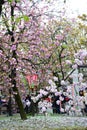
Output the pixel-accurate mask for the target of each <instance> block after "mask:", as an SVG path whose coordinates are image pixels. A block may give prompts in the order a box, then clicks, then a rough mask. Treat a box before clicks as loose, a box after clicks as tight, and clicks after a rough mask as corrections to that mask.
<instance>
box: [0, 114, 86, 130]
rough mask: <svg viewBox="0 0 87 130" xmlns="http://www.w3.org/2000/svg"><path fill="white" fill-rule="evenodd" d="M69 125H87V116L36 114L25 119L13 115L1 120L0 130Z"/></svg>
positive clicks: (37, 129)
mask: <svg viewBox="0 0 87 130" xmlns="http://www.w3.org/2000/svg"><path fill="white" fill-rule="evenodd" d="M67 126H72V127H73V126H84V127H87V117H69V116H35V117H29V118H28V119H27V120H25V121H22V120H21V119H20V118H13V117H10V118H6V119H3V120H0V130H42V129H43V128H60V127H67Z"/></svg>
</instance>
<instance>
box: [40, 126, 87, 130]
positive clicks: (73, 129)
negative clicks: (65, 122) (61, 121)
mask: <svg viewBox="0 0 87 130" xmlns="http://www.w3.org/2000/svg"><path fill="white" fill-rule="evenodd" d="M42 130H87V127H64V128H56V129H55V128H53V129H52V128H44V129H42Z"/></svg>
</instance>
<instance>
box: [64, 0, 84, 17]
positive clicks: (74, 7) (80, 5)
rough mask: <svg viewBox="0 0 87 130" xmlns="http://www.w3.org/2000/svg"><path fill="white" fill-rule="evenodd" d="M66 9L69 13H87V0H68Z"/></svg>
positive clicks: (75, 14) (73, 14)
mask: <svg viewBox="0 0 87 130" xmlns="http://www.w3.org/2000/svg"><path fill="white" fill-rule="evenodd" d="M65 6H66V9H67V12H68V13H69V15H71V16H77V15H78V14H83V13H85V14H87V0H66V5H65Z"/></svg>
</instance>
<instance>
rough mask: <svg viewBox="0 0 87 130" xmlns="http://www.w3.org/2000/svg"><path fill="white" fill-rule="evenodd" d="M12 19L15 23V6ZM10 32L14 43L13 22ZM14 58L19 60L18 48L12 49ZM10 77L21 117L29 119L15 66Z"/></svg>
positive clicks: (12, 10)
mask: <svg viewBox="0 0 87 130" xmlns="http://www.w3.org/2000/svg"><path fill="white" fill-rule="evenodd" d="M11 19H12V23H13V21H14V7H13V6H11ZM10 32H12V33H10ZM10 32H9V35H11V42H12V43H14V41H15V38H14V24H12V31H10ZM12 58H14V59H16V62H17V54H16V50H13V51H12ZM10 78H11V83H12V86H13V87H12V89H13V92H14V93H15V94H14V97H15V101H16V103H17V105H18V108H19V112H20V116H21V119H22V120H26V119H27V117H26V113H25V111H24V108H23V104H22V101H21V97H20V94H19V91H18V88H17V86H16V67H14V66H12V67H11V75H10Z"/></svg>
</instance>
